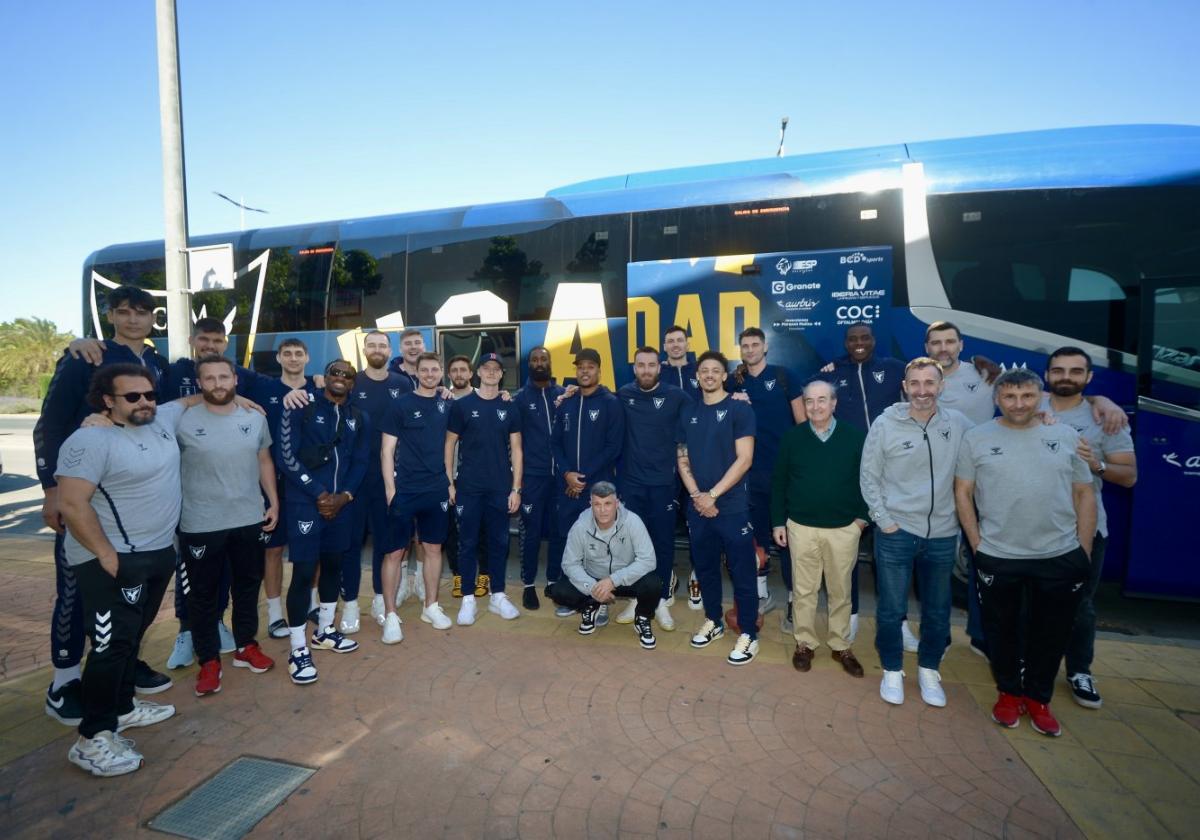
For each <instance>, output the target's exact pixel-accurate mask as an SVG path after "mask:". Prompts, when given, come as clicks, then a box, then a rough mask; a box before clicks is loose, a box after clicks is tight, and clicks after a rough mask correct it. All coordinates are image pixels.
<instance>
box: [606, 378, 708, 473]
mask: <svg viewBox="0 0 1200 840" xmlns="http://www.w3.org/2000/svg"><path fill="white" fill-rule="evenodd" d="M617 399H619V400H620V401H621V408H622V409H623V410H624V411H625V448H624V450H623V452H622V454H621V468H620V471H619V474H620V476H621V482H622V483H626V482H629V483H633V484H640V485H642V486H643V487H665V486H668V485H674V484H675V435H676V432H677V430H678V428H679V414H680V412H681V411H683V408H684V406H687V405H690V404H691V403H692V399H691V398H690V397H688V396H687V394H686V393H684V391H683V390H681V389H679V388H677V387H675V386H674V385H671V384H669V383H666V382H659V383H658V385H657V386H656V387H655V388H654V390H652V391H643V390H642V389H641V387H640V386H639V385H638V384H637V383H636V382H630V383H629V384H628V385H622V386H621V388H620V389H619V390H618V391H617Z"/></svg>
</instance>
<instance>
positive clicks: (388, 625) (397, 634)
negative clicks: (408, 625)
mask: <svg viewBox="0 0 1200 840" xmlns="http://www.w3.org/2000/svg"><path fill="white" fill-rule="evenodd" d="M380 641H382V642H383V643H384V644H385V645H398V644H400V643H401V642H402V641H404V631H403V630H401V629H400V616H398V615H396V614H395V613H388V617H387V618H385V619H384V620H383V638H382V639H380Z"/></svg>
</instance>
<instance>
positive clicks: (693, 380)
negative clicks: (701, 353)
mask: <svg viewBox="0 0 1200 840" xmlns="http://www.w3.org/2000/svg"><path fill="white" fill-rule="evenodd" d="M688 382H691V383H692V387H693V388H699V387H700V383H699V382H697V381H696V380H695V379H689V380H688Z"/></svg>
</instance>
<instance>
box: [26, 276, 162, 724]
mask: <svg viewBox="0 0 1200 840" xmlns="http://www.w3.org/2000/svg"><path fill="white" fill-rule="evenodd" d="M107 302H108V312H107V315H106V317H107V319H108V322H109V324H111V325H112V327H113V337H112V338H110V339H106V340H105V341H104V342H103V353H102V361H103V362H104V364H117V363H127V364H134V365H137V366H139V367H141V368H142V369H143V370H144V371H145V373H146V375H147V376H149V378H150V383H151V386H152V387H153V386H155V385H156V384H157V382H158V380H159V378H160V377H161V376H162V375H163V373H164V372H165V370H166V368H167V361H166V359H164V358H163V357H162V356H160V355H159V354H158V353H156V352H155V351H154V348H153V347H152V346H151V345H149V344H147V343H146V338H147V337H148V336H149V335H150V331H151V329H152V327H153V325H154V298H153V297H151V295H150V293H149V292H147V291H146V290H145V289H140V288H138V287H136V286H121V287H119V288H116V289H113V290H112V291H111V292H109V294H108V301H107ZM92 374H93V369H92V366H91V365H90V364H89V363H88V362H87V361H86V360H84V359H77V358H72V357H71V356H70V354H64V355H63V357H62V359H61V360H59V362H58V365H57V367H56V368H55V370H54V376H53V378H52V379H51V380H50V385H49V387H48V388H47V390H46V397H45V399H44V400H43V401H42V413H41V416H39V417H38V421H37V424H36V425H35V426H34V428H33V449H34V457H35V459H36V460H35V463H36V464H37V475H38V479H39V480H40V481H41V484H42V489H43V491H44V493H45V501H44V502H43V504H42V521H43V522H45V523H46V526H47V527H49V528H50V529H52V530H53V531H54V533H55V538H54V582H55V592H56V597H55V600H54V612H53V615H52V616H51V619H50V652H51V662H52V663H53V665H54V677H53V680H52V682H51V683H50V686H49V688H47V690H46V706H45V708H46V714H48V715H50V716H51V717H52V718H54V719H55V720H58V721H59V722H61V723H65V724H67V725H68V726H75V725H78V723H79V721H80V719H81V717H82V715H83V706H82V697H81V694H80V683H79V679H80V669H79V663H80V661H81V660H82V658H83V643H84V638H85V633H84V626H83V624H84V622H83V607H82V603H81V601H80V599H79V597H78V583H77V581H76V580H75V572H74V569H73V567H72V566H71V564H69V563H68V562H67V557H66V554H65V550H64V544H65V543H64V539H65V535H66V531H65V529H64V525H63V518H62V516H61V514H60V511H59V504H58V489H57V482H56V481H55V478H54V471H55V468H56V467H57V466H58V462H59V453H60V451H61V448H62V445H63V441H65V440H66V439H67V437H68V436H70V435H71V434H72V433H73V432H75V431H76V430H77V429H78V428H79V424H80V423H81V422H83V419H84V418H85V417H87V415H88V414H89V412H90V409H89V408H88V402H87V396H88V393H89V386H90V383H91V380H92ZM172 524H173V523H172ZM137 671H138V673H137V687H138V690H139V693H147V694H154V693H157V692H160V691H164V690H166V689H168V688H170V687H171V680H170V678H169V677H167V676H166V675H165V674H160V673H158V672H156V671H155V670H154V669H152V668H151V667H150V666H149V665H147V664H146V663H145V662H141V661H138V663H137Z"/></svg>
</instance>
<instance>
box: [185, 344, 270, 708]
mask: <svg viewBox="0 0 1200 840" xmlns="http://www.w3.org/2000/svg"><path fill="white" fill-rule="evenodd" d="M195 373H196V380H197V383H198V384H199V386H200V393H201V394H202V396H203V398H204V401H203V402H202V403H201V404H200V405H196V406H193V407H192V408H189V409H188V410H187V411H185V412H184V414H183V416H182V417H181V418H180V420H179V422H178V423H177V424H176V436H177V437H178V439H179V448H180V450H181V452H182V460H181V463H180V473H181V479H182V488H183V510H182V514H181V517H180V520H179V531H180V535H179V537H180V539H179V541H180V550H181V552H182V553H183V554H184V556H185V557H187V558H188V560H187V564H188V579H189V582H190V589H189V592H188V596H187V597H188V612H189V614H190V615H191V616H192V618H193V630H192V641H193V644H194V645H195V650H196V658H197V659H199V661H200V673H199V675H198V676H197V678H196V696H197V697H202V696H204V695H206V694H215V693H217V692H218V691H220V690H221V676H222V674H221V658H220V643H219V638H218V634H217V617H218V615H219V613H218V610H219V601H220V594H221V593H220V589H221V588H222V583H221V581H222V579H223V577H224V574H225V570H226V569H227V568H228V569H229V570H230V573H231V581H232V583H231V589H232V600H233V637H234V644H235V648H236V652H235V653H234V656H233V664H234V667H238V668H249V669H250V670H251V671H252V672H253V673H256V674H261V673H264V672H265V671H267V670H269V669H270V668H271V667H272V666H274V664H275V663H274V661H272V660H271V659H270V658H269V657H268V656H267V655H266V654H264V653H263V652H262V650H261V649H260V648H259V646H258V642H257V641H256V640H255V636H256V634H257V633H258V587H259V585H260V584H261V582H262V573H263V540H262V539H261V537H263V536H264V535H265V534H266V533H269V532H270V531H271V530H273V529H274V528H275V526H276V523H277V522H278V519H279V499H278V496H277V495H276V493H275V466H274V464H273V463H272V461H271V434H270V432H269V431H267V420H266V418H265V417H264V416H263V415H261V414H259V413H257V412H254V411H249V410H247V409H245V408H240V407H238V406H237V405H235V404H234V402H233V400H234V397H235V396H236V388H237V374H236V373H235V370H234V365H233V362H231V361H229V360H228V359H226V358H225V357H223V356H210V357H208V358H207V359H201V360H200V361H198V362H197V363H196V370H195ZM264 494H265V495H266V498H267V510H266V513H265V515H264V513H263V502H262V500H263V495H264Z"/></svg>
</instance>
